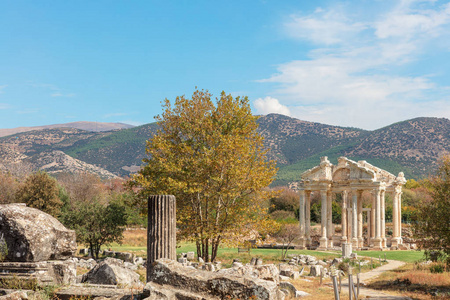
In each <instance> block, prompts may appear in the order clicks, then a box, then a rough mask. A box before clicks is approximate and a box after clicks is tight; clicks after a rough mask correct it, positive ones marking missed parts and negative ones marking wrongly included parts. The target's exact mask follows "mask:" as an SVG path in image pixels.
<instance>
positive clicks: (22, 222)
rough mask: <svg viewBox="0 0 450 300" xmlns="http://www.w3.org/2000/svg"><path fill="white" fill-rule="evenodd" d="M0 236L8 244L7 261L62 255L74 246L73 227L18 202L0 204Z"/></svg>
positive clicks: (66, 256) (71, 254)
mask: <svg viewBox="0 0 450 300" xmlns="http://www.w3.org/2000/svg"><path fill="white" fill-rule="evenodd" d="M0 236H3V238H4V240H5V242H6V244H7V246H8V256H7V260H8V261H17V262H37V261H45V260H53V259H65V258H68V257H71V256H73V255H74V253H75V252H76V250H77V243H76V241H75V231H73V230H68V229H67V228H66V227H64V225H62V224H61V223H60V222H59V221H58V220H57V219H55V218H54V217H52V216H50V215H49V214H46V213H44V212H42V211H40V210H38V209H35V208H31V207H26V206H25V205H21V204H2V205H0Z"/></svg>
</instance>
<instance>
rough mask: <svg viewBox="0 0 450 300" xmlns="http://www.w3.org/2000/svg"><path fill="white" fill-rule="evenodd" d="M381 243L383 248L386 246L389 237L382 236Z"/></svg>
mask: <svg viewBox="0 0 450 300" xmlns="http://www.w3.org/2000/svg"><path fill="white" fill-rule="evenodd" d="M381 245H382V246H383V248H386V245H387V239H386V238H385V237H382V238H381Z"/></svg>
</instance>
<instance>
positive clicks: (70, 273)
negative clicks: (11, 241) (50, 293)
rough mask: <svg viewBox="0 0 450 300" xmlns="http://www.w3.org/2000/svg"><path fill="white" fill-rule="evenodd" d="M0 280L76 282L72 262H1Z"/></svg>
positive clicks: (47, 282)
mask: <svg viewBox="0 0 450 300" xmlns="http://www.w3.org/2000/svg"><path fill="white" fill-rule="evenodd" d="M0 270H1V273H0V279H2V278H14V276H16V277H19V276H20V278H23V279H27V278H29V279H36V280H37V282H38V283H43V284H72V283H75V281H76V277H75V276H76V263H75V262H74V261H73V260H70V259H68V260H64V261H63V260H56V261H41V262H1V263H0Z"/></svg>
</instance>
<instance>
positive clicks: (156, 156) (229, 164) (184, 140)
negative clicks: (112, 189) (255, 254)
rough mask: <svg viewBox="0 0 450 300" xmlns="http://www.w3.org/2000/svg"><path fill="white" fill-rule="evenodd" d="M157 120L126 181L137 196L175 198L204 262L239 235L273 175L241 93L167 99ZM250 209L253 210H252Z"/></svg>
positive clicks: (183, 229) (185, 228)
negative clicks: (143, 155) (144, 154)
mask: <svg viewBox="0 0 450 300" xmlns="http://www.w3.org/2000/svg"><path fill="white" fill-rule="evenodd" d="M163 108H164V112H163V114H162V115H161V116H157V117H156V119H157V121H158V122H159V123H158V124H159V130H158V131H157V133H156V134H155V135H154V136H153V137H152V138H151V139H150V140H148V141H147V147H146V151H147V154H148V155H149V158H148V159H145V160H144V162H145V163H146V164H145V167H144V168H143V169H142V170H141V171H140V172H139V173H138V174H137V175H135V176H134V177H132V179H131V180H132V181H131V184H132V185H136V186H141V187H142V189H141V193H143V194H145V195H150V194H173V195H175V196H176V197H177V219H178V227H179V229H180V233H181V234H182V235H183V236H185V237H189V238H192V239H193V240H195V242H196V244H197V254H198V255H199V256H200V257H202V258H203V259H204V260H205V261H208V260H209V258H208V254H209V253H210V250H211V260H214V259H215V257H216V255H217V250H218V247H219V244H220V242H221V241H222V239H224V238H225V237H227V236H232V235H230V233H231V232H233V233H237V232H243V231H244V229H245V228H244V227H245V226H244V225H245V222H246V220H247V216H249V217H250V218H251V217H252V215H254V211H252V210H253V209H254V206H253V205H254V204H255V201H260V200H261V199H263V198H264V197H267V196H268V195H267V192H264V191H263V188H264V187H266V186H268V185H269V184H270V183H271V182H272V180H273V177H274V176H275V174H276V169H275V163H274V162H273V161H267V159H266V150H265V149H264V147H263V143H262V142H263V139H262V137H261V136H260V135H259V134H258V133H257V131H256V129H257V126H258V125H257V122H256V120H257V117H255V116H253V115H252V113H251V110H250V105H249V101H248V98H247V97H236V98H233V97H232V96H231V95H226V94H225V92H222V94H221V95H220V98H218V99H216V103H214V101H212V100H211V94H210V93H209V92H208V91H203V90H202V91H199V90H196V91H195V92H194V94H193V95H192V99H187V98H185V97H184V96H181V97H177V98H176V100H175V103H174V106H172V104H171V103H170V101H169V100H167V99H166V100H165V101H164V104H163ZM252 207H253V208H252Z"/></svg>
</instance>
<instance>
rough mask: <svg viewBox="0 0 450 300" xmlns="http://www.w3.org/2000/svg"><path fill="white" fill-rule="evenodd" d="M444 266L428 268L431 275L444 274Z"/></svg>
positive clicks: (435, 265)
mask: <svg viewBox="0 0 450 300" xmlns="http://www.w3.org/2000/svg"><path fill="white" fill-rule="evenodd" d="M444 271H445V266H444V265H443V264H434V265H431V266H430V272H431V273H444Z"/></svg>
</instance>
